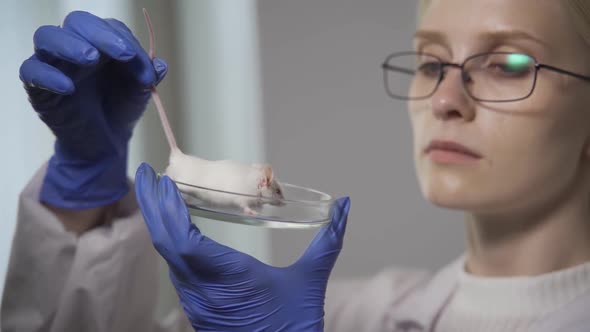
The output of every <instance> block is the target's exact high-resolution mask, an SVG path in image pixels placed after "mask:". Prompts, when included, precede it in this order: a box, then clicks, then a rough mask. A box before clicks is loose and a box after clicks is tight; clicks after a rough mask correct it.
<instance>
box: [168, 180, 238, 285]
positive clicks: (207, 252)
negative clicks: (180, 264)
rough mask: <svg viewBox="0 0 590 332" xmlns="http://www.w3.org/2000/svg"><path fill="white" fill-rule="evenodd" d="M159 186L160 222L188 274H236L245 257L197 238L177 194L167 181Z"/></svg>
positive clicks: (178, 193) (204, 238) (202, 238)
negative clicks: (233, 272) (188, 271)
mask: <svg viewBox="0 0 590 332" xmlns="http://www.w3.org/2000/svg"><path fill="white" fill-rule="evenodd" d="M159 186H160V211H161V213H162V217H163V220H162V222H163V223H164V227H165V228H166V230H167V231H168V234H169V235H170V238H171V240H172V242H173V244H174V246H175V248H176V250H177V252H178V254H179V256H180V257H182V259H183V261H184V262H185V264H186V265H188V266H190V269H191V270H192V272H190V273H193V274H194V273H201V274H202V275H208V276H215V275H220V274H227V273H229V272H230V271H236V270H239V266H240V265H241V264H242V263H243V262H244V261H245V258H246V255H245V254H242V253H241V252H239V251H237V250H234V249H232V248H230V247H227V246H224V245H222V244H220V243H218V242H215V241H213V240H211V239H209V238H208V237H206V236H204V235H203V234H201V232H200V230H199V229H198V228H197V226H195V224H193V223H192V221H191V219H190V215H189V213H188V209H187V207H186V204H185V202H184V200H183V199H182V196H181V194H180V191H179V190H178V188H177V187H176V184H175V183H174V182H173V181H172V180H171V179H170V178H169V177H167V176H164V177H162V179H161V180H160V185H159ZM248 257H249V256H248Z"/></svg>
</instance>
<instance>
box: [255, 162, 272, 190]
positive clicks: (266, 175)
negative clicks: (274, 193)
mask: <svg viewBox="0 0 590 332" xmlns="http://www.w3.org/2000/svg"><path fill="white" fill-rule="evenodd" d="M260 168H261V170H262V172H261V175H262V176H261V177H260V183H259V187H261V188H262V187H270V184H271V183H272V180H273V179H274V174H273V171H272V167H270V165H268V164H267V165H261V166H260Z"/></svg>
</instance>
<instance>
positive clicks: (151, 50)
mask: <svg viewBox="0 0 590 332" xmlns="http://www.w3.org/2000/svg"><path fill="white" fill-rule="evenodd" d="M143 16H144V17H145V23H146V24H147V27H148V31H149V36H150V48H149V52H148V55H149V57H150V60H153V59H154V53H155V48H156V39H155V37H154V30H153V28H152V21H151V20H150V16H149V15H148V12H147V10H146V9H145V8H143ZM150 91H151V93H152V99H153V100H154V103H155V104H156V109H157V110H158V115H159V116H160V121H161V122H162V127H163V129H164V134H165V135H166V139H167V140H168V145H170V150H171V151H176V150H178V151H180V149H179V148H178V144H177V143H176V138H175V137H174V133H173V132H172V127H171V126H170V121H168V116H167V115H166V110H165V108H164V105H163V104H162V100H161V99H160V95H159V94H158V90H156V86H155V85H152V87H151V88H150Z"/></svg>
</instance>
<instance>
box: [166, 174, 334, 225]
mask: <svg viewBox="0 0 590 332" xmlns="http://www.w3.org/2000/svg"><path fill="white" fill-rule="evenodd" d="M173 181H174V182H175V183H176V185H177V187H178V189H179V191H180V193H181V194H182V197H183V199H184V201H185V203H186V205H187V207H188V209H189V212H190V214H191V215H192V216H196V217H202V218H207V219H213V220H219V221H224V222H231V223H237V224H242V225H252V226H262V227H267V228H314V227H320V226H322V225H325V224H327V223H329V222H330V220H331V217H332V206H333V205H334V203H335V200H334V199H333V198H332V197H331V196H330V195H328V194H326V193H323V192H320V191H317V190H314V189H311V188H305V187H301V186H296V185H293V184H289V183H283V182H281V188H282V191H283V196H284V197H285V198H284V199H281V200H278V201H276V200H271V199H266V198H263V197H259V196H255V195H248V194H242V193H235V192H229V191H223V190H217V189H212V188H206V187H199V186H196V185H192V184H190V183H184V182H180V181H175V180H173ZM212 197H215V199H211V198H212ZM244 199H248V200H250V199H251V200H259V201H261V202H262V204H261V205H260V206H257V207H252V210H254V211H255V214H254V215H251V214H247V213H245V212H244V209H243V208H241V207H239V206H238V205H237V204H220V203H214V202H213V201H215V202H220V201H224V202H229V201H231V202H236V201H238V200H244Z"/></svg>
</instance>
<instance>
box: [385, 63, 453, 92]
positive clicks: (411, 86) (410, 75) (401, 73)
mask: <svg viewBox="0 0 590 332" xmlns="http://www.w3.org/2000/svg"><path fill="white" fill-rule="evenodd" d="M441 68H442V65H441V62H440V60H438V58H436V57H434V56H431V55H427V54H420V53H402V54H396V55H392V56H390V57H389V58H388V59H387V61H386V62H385V63H384V64H383V70H384V75H385V87H386V88H387V92H388V93H389V95H390V96H392V97H394V98H400V99H419V98H426V97H429V96H430V95H431V94H432V93H433V92H434V90H435V89H436V86H437V83H438V81H439V79H440V73H441Z"/></svg>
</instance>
